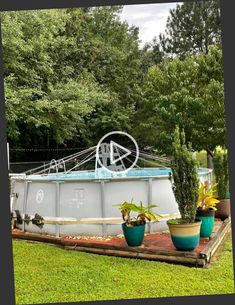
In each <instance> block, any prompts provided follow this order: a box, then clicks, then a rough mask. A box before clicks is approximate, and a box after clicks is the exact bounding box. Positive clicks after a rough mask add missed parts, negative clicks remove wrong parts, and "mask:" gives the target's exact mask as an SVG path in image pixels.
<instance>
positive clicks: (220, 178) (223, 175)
mask: <svg viewBox="0 0 235 305" xmlns="http://www.w3.org/2000/svg"><path fill="white" fill-rule="evenodd" d="M213 163H214V174H215V180H216V183H217V192H218V197H219V199H227V198H229V174H228V152H227V150H219V149H217V150H216V151H215V154H214V158H213Z"/></svg>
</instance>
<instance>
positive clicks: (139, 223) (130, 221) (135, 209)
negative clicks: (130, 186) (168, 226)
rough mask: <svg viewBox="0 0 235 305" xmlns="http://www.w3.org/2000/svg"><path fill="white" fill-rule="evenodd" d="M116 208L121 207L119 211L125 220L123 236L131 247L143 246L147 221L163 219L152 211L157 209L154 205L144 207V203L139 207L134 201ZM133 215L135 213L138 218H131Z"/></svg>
mask: <svg viewBox="0 0 235 305" xmlns="http://www.w3.org/2000/svg"><path fill="white" fill-rule="evenodd" d="M115 206H119V210H120V211H121V213H122V218H123V220H124V223H123V224H122V230H123V234H124V237H125V239H126V242H127V244H128V246H131V247H137V246H140V245H141V244H142V242H143V239H144V233H145V224H146V221H158V217H161V216H160V215H158V214H157V213H155V212H153V211H152V209H153V208H155V207H157V206H156V205H153V204H152V205H148V206H147V207H144V206H143V203H142V202H140V204H139V205H137V204H135V203H133V202H132V201H131V202H126V201H125V202H123V203H121V204H116V205H115ZM131 213H135V214H136V216H131Z"/></svg>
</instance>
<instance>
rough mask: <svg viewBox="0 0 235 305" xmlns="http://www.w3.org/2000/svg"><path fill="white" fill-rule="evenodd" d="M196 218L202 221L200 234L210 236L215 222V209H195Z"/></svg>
mask: <svg viewBox="0 0 235 305" xmlns="http://www.w3.org/2000/svg"><path fill="white" fill-rule="evenodd" d="M196 218H197V219H199V220H201V221H202V225H201V230H200V236H201V237H210V236H211V234H212V232H213V228H214V224H215V210H213V209H208V210H201V209H197V214H196Z"/></svg>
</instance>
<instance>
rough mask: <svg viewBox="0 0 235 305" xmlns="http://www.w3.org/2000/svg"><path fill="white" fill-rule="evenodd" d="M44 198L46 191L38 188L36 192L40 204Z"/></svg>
mask: <svg viewBox="0 0 235 305" xmlns="http://www.w3.org/2000/svg"><path fill="white" fill-rule="evenodd" d="M43 199H44V191H43V190H42V189H40V190H38V191H37V193H36V202H37V203H38V204H39V203H42V202H43Z"/></svg>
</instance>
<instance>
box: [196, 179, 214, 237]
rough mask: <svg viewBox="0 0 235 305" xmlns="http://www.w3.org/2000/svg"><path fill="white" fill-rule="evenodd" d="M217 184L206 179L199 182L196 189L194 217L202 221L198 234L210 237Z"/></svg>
mask: <svg viewBox="0 0 235 305" xmlns="http://www.w3.org/2000/svg"><path fill="white" fill-rule="evenodd" d="M216 186H217V184H210V183H209V182H208V181H205V182H204V183H202V182H201V183H200V187H199V189H198V204H197V206H198V208H197V214H196V218H197V219H200V220H201V221H202V225H201V230H200V236H201V237H210V236H211V234H212V231H213V228H214V222H215V211H216V205H217V204H218V203H219V200H217V199H216V197H215V189H216Z"/></svg>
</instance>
